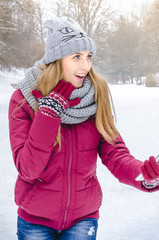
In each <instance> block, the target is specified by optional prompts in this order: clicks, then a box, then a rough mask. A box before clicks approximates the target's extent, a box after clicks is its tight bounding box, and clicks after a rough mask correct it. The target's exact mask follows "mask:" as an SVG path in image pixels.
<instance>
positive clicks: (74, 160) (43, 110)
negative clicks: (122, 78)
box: [9, 17, 159, 240]
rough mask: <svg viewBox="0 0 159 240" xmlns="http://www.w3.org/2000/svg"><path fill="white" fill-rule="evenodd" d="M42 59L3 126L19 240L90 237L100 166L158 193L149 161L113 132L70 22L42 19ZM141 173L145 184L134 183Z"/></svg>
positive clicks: (82, 38)
mask: <svg viewBox="0 0 159 240" xmlns="http://www.w3.org/2000/svg"><path fill="white" fill-rule="evenodd" d="M45 27H46V28H47V30H48V33H47V39H46V49H45V56H44V58H43V59H42V61H40V62H37V63H36V64H35V65H34V66H33V67H32V68H30V69H28V71H27V74H26V77H25V79H23V80H22V81H21V82H20V83H19V89H18V90H16V91H15V92H14V93H13V95H12V97H11V100H10V107H9V128H10V141H11V148H12V151H13V159H14V162H15V165H16V168H17V170H18V178H17V182H16V186H15V202H16V204H17V205H18V227H17V228H18V229H17V235H18V239H22V240H27V239H29V240H33V239H34V240H35V239H37V240H38V239H39V240H44V239H45V240H48V239H52V240H53V239H59V240H64V239H65V240H66V239H67V240H79V239H80V240H81V239H82V240H89V239H90V240H95V239H96V234H97V227H98V218H99V208H100V206H101V203H102V191H101V188H100V185H99V182H98V179H97V176H96V162H97V155H98V154H99V156H100V158H101V160H102V163H103V164H104V165H105V166H106V167H107V168H108V169H109V170H110V171H111V172H112V174H113V175H114V176H115V177H116V178H118V179H119V181H120V182H122V183H125V184H129V185H131V186H133V187H136V188H138V189H140V190H142V191H156V190H158V186H156V187H155V188H153V187H151V186H150V185H149V184H148V183H149V182H150V181H151V180H154V179H157V177H158V176H159V167H158V165H157V162H156V160H155V158H154V157H150V159H149V160H147V161H145V163H143V162H141V161H139V160H136V159H135V158H134V157H133V156H131V155H130V153H129V150H128V149H127V147H126V146H125V143H124V141H123V139H122V138H121V136H120V134H119V133H118V131H117V129H116V127H115V125H114V121H113V113H112V111H111V103H110V100H111V96H110V92H109V89H108V86H107V83H106V82H105V80H104V79H102V78H101V77H100V76H99V75H97V74H96V73H95V72H94V71H93V70H92V63H91V59H92V56H93V55H94V54H95V44H94V42H93V40H92V39H91V38H89V37H88V36H87V35H86V33H85V32H84V31H83V29H82V28H81V27H80V26H79V24H78V23H77V22H75V21H74V20H73V19H70V18H67V17H61V18H55V19H53V20H48V21H46V22H45ZM140 172H142V174H143V176H144V178H145V180H146V181H145V180H144V181H135V178H136V177H137V176H138V175H139V173H140Z"/></svg>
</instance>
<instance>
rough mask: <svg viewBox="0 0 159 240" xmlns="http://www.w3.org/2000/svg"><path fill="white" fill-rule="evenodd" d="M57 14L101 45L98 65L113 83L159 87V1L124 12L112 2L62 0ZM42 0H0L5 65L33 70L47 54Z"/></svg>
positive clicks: (0, 59)
mask: <svg viewBox="0 0 159 240" xmlns="http://www.w3.org/2000/svg"><path fill="white" fill-rule="evenodd" d="M49 11H50V12H52V16H62V15H65V16H69V17H72V18H74V19H75V20H77V21H78V22H79V23H80V25H81V26H82V28H83V29H84V30H85V31H86V32H87V33H88V35H89V36H90V37H92V38H93V39H94V41H95V43H96V46H97V54H96V56H95V58H94V59H93V65H94V68H95V69H96V70H97V71H98V72H99V73H100V74H102V75H104V76H105V77H106V78H107V80H108V81H109V82H110V83H123V84H125V83H136V84H143V82H144V83H145V79H146V80H147V82H146V85H147V86H149V85H150V86H159V77H158V75H159V74H158V72H159V0H154V2H153V3H152V4H151V5H147V4H143V6H142V9H141V11H140V14H139V13H138V14H135V13H134V12H133V13H129V15H122V14H120V13H119V12H118V10H114V9H113V8H112V7H111V6H110V5H109V3H108V1H107V0H58V1H56V0H55V1H52V3H51V4H50V5H49ZM46 15H47V14H46V11H45V9H44V5H42V4H41V2H40V1H38V0H5V1H4V0H0V68H1V70H3V69H5V70H6V69H8V70H10V71H12V70H13V68H16V69H17V68H18V69H19V68H24V69H25V68H28V67H30V66H32V65H33V64H34V62H35V61H36V60H39V59H40V58H42V56H43V54H44V49H45V37H46V31H45V29H44V27H43V23H44V20H45V18H46Z"/></svg>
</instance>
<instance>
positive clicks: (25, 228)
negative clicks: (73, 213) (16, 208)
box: [17, 217, 98, 240]
mask: <svg viewBox="0 0 159 240" xmlns="http://www.w3.org/2000/svg"><path fill="white" fill-rule="evenodd" d="M17 225H18V229H17V230H18V231H17V235H18V240H55V239H56V240H96V234H97V228H98V219H95V218H86V219H83V220H82V221H80V222H78V223H76V224H75V225H74V226H73V227H71V228H69V229H66V230H62V231H58V230H55V229H53V228H50V227H46V226H43V225H38V224H32V223H29V222H26V221H24V220H23V219H21V218H20V217H18V224H17Z"/></svg>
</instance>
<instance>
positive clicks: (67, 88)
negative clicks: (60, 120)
mask: <svg viewBox="0 0 159 240" xmlns="http://www.w3.org/2000/svg"><path fill="white" fill-rule="evenodd" d="M74 89H75V87H74V86H73V85H72V84H71V83H69V82H65V81H64V80H61V81H59V83H58V84H57V86H56V87H55V88H54V89H53V90H52V92H51V93H50V94H49V95H48V96H46V97H43V96H42V95H41V93H40V92H39V91H38V90H33V91H32V94H33V95H34V96H35V98H36V99H37V100H38V104H39V110H40V111H41V112H42V113H44V114H47V115H49V116H52V117H59V115H60V114H61V113H62V112H63V111H64V110H65V109H67V108H70V107H73V106H75V105H77V104H79V103H80V101H81V99H80V98H75V99H73V100H71V101H70V100H68V98H69V96H70V95H71V93H72V91H73V90H74Z"/></svg>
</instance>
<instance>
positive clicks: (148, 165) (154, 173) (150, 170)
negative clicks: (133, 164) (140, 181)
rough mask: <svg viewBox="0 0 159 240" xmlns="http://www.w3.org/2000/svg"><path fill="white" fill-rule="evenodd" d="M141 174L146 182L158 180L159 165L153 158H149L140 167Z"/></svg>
mask: <svg viewBox="0 0 159 240" xmlns="http://www.w3.org/2000/svg"><path fill="white" fill-rule="evenodd" d="M141 172H142V175H143V177H144V179H145V180H146V182H150V183H151V182H152V181H157V180H159V165H158V163H157V161H156V159H155V157H153V156H151V157H150V158H149V160H146V161H145V162H144V164H143V165H142V167H141Z"/></svg>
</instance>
